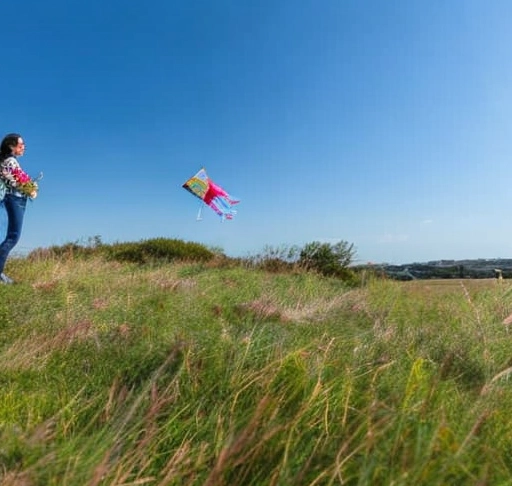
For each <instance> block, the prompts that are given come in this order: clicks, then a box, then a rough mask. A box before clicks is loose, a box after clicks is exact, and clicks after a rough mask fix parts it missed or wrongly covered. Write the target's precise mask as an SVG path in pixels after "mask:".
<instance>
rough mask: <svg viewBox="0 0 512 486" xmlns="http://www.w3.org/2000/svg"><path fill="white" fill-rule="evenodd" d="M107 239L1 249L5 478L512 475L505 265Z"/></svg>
mask: <svg viewBox="0 0 512 486" xmlns="http://www.w3.org/2000/svg"><path fill="white" fill-rule="evenodd" d="M115 249H116V251H117V250H121V249H122V250H123V251H127V248H126V247H123V248H119V247H116V248H115ZM108 250H109V251H88V250H87V249H83V248H79V247H74V246H73V245H70V246H67V247H65V248H60V249H51V250H48V251H37V252H34V253H33V254H32V255H30V256H29V257H26V258H20V259H17V260H13V261H10V262H9V268H8V269H9V271H10V272H9V273H10V274H11V275H12V276H13V277H14V278H15V279H16V280H19V281H20V282H21V283H19V284H17V285H14V286H1V287H0V478H1V484H2V485H12V486H22V485H23V486H32V485H38V486H39V485H40V486H43V485H44V486H51V485H55V486H57V485H59V486H63V485H73V486H75V485H76V486H84V485H91V486H92V485H118V486H120V485H159V486H163V485H210V486H220V485H226V486H237V485H240V486H242V485H243V486H248V485H282V486H290V485H296V486H305V485H310V486H313V485H342V484H343V485H377V484H382V485H388V484H389V485H390V484H393V485H404V486H405V485H407V486H410V485H453V484H456V485H466V484H467V485H476V484H479V485H496V484H500V485H506V484H512V480H511V479H510V478H511V477H512V454H511V452H512V433H511V432H512V430H511V429H512V421H511V420H510V417H511V415H512V389H511V384H510V382H509V381H508V376H509V374H510V373H512V354H511V351H510V349H511V347H510V341H511V336H510V332H509V330H508V328H507V326H505V325H504V324H503V323H502V321H503V320H504V318H505V317H507V316H508V315H509V314H510V313H511V312H512V286H511V285H510V283H509V282H508V281H507V280H504V281H499V282H498V281H497V280H478V281H473V280H467V279H465V280H463V281H462V280H461V281H456V280H450V281H443V282H438V281H431V280H428V281H412V282H396V281H388V280H381V279H375V278H371V277H369V276H368V277H366V278H361V279H360V280H359V281H360V285H359V286H357V287H354V286H353V285H352V286H348V285H347V284H346V283H345V282H344V281H343V280H341V279H340V278H334V277H324V276H321V275H318V274H315V273H312V272H308V271H301V270H300V269H297V268H295V267H289V266H287V265H282V266H279V265H275V264H274V265H272V270H273V271H272V272H269V271H267V270H264V269H263V267H261V266H260V267H257V266H254V265H248V264H246V263H247V262H243V261H231V260H229V259H223V258H220V259H219V258H213V259H210V258H205V259H202V258H201V257H197V255H196V258H195V259H193V260H191V261H184V260H183V259H170V260H166V259H158V258H153V259H147V260H145V261H144V262H140V261H139V262H137V263H134V261H136V260H137V258H134V259H132V260H130V258H125V259H120V258H112V255H113V254H114V253H115V252H113V251H112V250H113V248H110V249H108ZM132 250H133V248H132ZM121 253H122V254H123V255H125V256H126V253H123V252H121ZM121 253H119V252H118V253H116V255H117V257H119V255H120V254H121ZM132 253H133V252H132ZM128 254H130V252H129V251H128ZM198 254H200V252H199V253H198ZM185 260H186V259H185ZM274 263H275V262H274ZM363 277H364V276H363Z"/></svg>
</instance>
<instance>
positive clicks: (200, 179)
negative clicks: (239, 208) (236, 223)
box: [182, 168, 240, 221]
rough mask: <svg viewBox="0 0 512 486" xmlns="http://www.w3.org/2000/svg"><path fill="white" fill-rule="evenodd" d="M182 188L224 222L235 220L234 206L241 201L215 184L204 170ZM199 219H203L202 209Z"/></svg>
mask: <svg viewBox="0 0 512 486" xmlns="http://www.w3.org/2000/svg"><path fill="white" fill-rule="evenodd" d="M182 187H183V188H184V189H186V190H187V191H189V192H190V193H192V194H193V195H194V196H196V197H197V198H199V199H200V200H201V201H203V203H204V204H207V205H208V206H210V207H211V208H212V209H213V210H214V211H215V212H216V213H217V214H218V215H219V216H220V217H221V218H222V221H224V220H226V219H233V216H234V215H235V214H236V210H234V209H233V207H232V206H234V205H235V204H238V203H239V202H240V200H239V199H237V198H235V197H233V196H230V195H229V194H228V193H227V192H226V191H225V190H224V189H222V187H220V186H218V185H217V184H215V182H213V181H212V180H211V179H210V178H209V177H208V174H207V173H206V170H205V169H204V168H202V169H201V170H200V171H199V172H198V173H197V174H196V175H194V176H193V177H191V178H190V179H189V180H188V181H187V182H185V183H184V184H183V186H182ZM201 208H202V206H201ZM197 219H198V220H199V219H201V209H200V210H199V213H198V215H197Z"/></svg>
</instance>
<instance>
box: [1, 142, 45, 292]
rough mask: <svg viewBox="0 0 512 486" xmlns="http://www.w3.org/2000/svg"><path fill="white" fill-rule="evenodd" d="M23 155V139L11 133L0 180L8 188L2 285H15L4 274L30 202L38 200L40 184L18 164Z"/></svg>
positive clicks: (4, 145) (3, 146)
mask: <svg viewBox="0 0 512 486" xmlns="http://www.w3.org/2000/svg"><path fill="white" fill-rule="evenodd" d="M24 152H25V143H24V142H23V138H22V137H21V135H19V134H17V133H10V134H9V135H6V136H5V137H4V139H3V140H2V143H1V145H0V178H1V179H2V181H3V182H4V183H5V185H6V194H5V198H4V201H3V202H4V207H5V210H6V212H7V232H6V235H5V239H4V241H3V242H2V243H0V284H12V283H14V282H13V280H12V279H11V278H9V277H8V276H7V275H5V274H4V267H5V263H6V261H7V257H8V256H9V253H10V252H11V251H12V249H13V248H14V247H15V246H16V243H18V241H19V239H20V237H21V229H22V227H23V216H24V215H25V207H26V205H27V198H31V199H34V198H35V197H36V196H37V190H38V187H37V183H36V182H35V181H34V180H32V179H31V178H30V177H29V176H28V175H27V174H26V173H25V172H24V171H23V170H22V168H21V166H20V164H19V162H18V157H21V156H22V155H23V154H24Z"/></svg>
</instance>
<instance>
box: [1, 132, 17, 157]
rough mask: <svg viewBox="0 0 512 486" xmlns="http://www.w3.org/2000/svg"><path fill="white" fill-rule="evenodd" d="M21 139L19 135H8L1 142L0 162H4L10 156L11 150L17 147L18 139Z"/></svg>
mask: <svg viewBox="0 0 512 486" xmlns="http://www.w3.org/2000/svg"><path fill="white" fill-rule="evenodd" d="M20 138H21V135H20V134H19V133H9V134H8V135H6V136H5V137H4V139H3V140H2V145H0V160H4V159H6V158H7V157H9V155H11V154H12V149H13V148H14V147H16V145H18V139H20Z"/></svg>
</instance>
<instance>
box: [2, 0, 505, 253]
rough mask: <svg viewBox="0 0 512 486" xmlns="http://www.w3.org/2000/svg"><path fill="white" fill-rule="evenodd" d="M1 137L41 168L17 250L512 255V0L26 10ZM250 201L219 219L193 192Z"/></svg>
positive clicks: (284, 1) (13, 39) (6, 83)
mask: <svg viewBox="0 0 512 486" xmlns="http://www.w3.org/2000/svg"><path fill="white" fill-rule="evenodd" d="M2 16H3V25H4V27H3V34H2V46H1V51H2V59H3V63H4V66H3V75H2V77H1V78H0V85H1V87H2V98H3V99H2V110H1V121H0V125H1V127H2V130H3V134H5V133H8V132H19V133H21V134H22V136H23V137H24V139H25V141H26V144H27V149H26V153H25V156H24V157H23V158H22V159H20V162H21V163H22V166H23V167H24V169H25V170H26V171H27V172H29V173H31V174H33V175H37V173H38V172H39V171H43V172H44V179H43V180H42V181H41V184H40V185H41V189H40V195H39V197H38V199H36V200H35V201H34V202H33V203H31V204H30V205H29V206H28V209H27V213H26V222H25V227H24V233H23V235H22V239H21V241H20V243H19V246H18V248H17V250H18V251H29V250H32V249H34V248H37V247H47V246H51V245H60V244H64V243H68V242H73V241H85V240H87V239H88V238H90V237H93V236H100V237H101V238H102V240H103V241H104V242H107V243H111V242H117V241H140V240H143V239H147V238H153V237H168V238H180V239H183V240H186V241H195V242H199V243H204V244H207V245H209V246H215V247H220V248H222V249H223V250H224V251H225V253H226V254H228V255H230V256H244V255H248V254H254V253H258V252H260V251H262V250H263V249H264V248H265V247H266V246H271V247H281V246H287V245H303V244H305V243H308V242H312V241H327V242H336V241H339V240H345V241H348V242H350V243H353V244H354V246H355V248H356V250H357V260H358V261H359V262H367V261H372V262H376V263H382V262H388V263H412V262H425V261H429V260H436V259H463V258H511V257H512V221H511V220H510V214H511V213H512V190H510V186H511V182H512V136H511V135H512V117H511V115H512V52H511V51H512V30H511V28H510V24H511V19H512V2H510V1H509V0H493V1H492V2H491V1H488V0H453V1H449V2H447V1H445V0H429V1H416V0H396V1H393V2H387V1H381V0H202V1H201V0H180V1H174V0H153V1H152V2H148V3H147V4H145V3H142V2H138V1H137V2H136V1H130V0H101V1H100V0H87V1H86V2H85V1H83V2H79V1H71V0H45V1H41V0H17V2H15V4H14V3H13V5H12V6H11V7H10V8H9V9H7V8H4V9H3V13H2ZM201 167H205V168H206V170H207V171H208V173H209V175H210V177H211V178H212V179H213V180H214V181H215V182H217V183H218V184H219V185H221V186H223V187H224V188H225V189H226V190H227V191H228V192H230V193H232V194H233V195H235V196H237V197H239V198H240V199H241V201H242V202H241V203H240V205H239V206H238V214H237V216H236V218H235V219H234V220H233V221H228V222H224V223H222V222H221V221H220V218H219V217H218V216H217V215H216V214H215V213H213V211H211V210H210V209H209V208H207V207H206V208H205V209H204V210H203V219H202V220H201V221H196V215H197V212H198V209H199V205H200V202H199V201H198V200H197V199H195V198H194V197H193V196H191V195H190V194H189V193H187V192H186V191H185V190H184V189H182V187H181V185H182V184H183V182H184V181H185V180H186V179H188V178H189V177H190V176H192V175H193V174H194V173H195V172H197V171H198V170H199V169H200V168H201Z"/></svg>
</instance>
